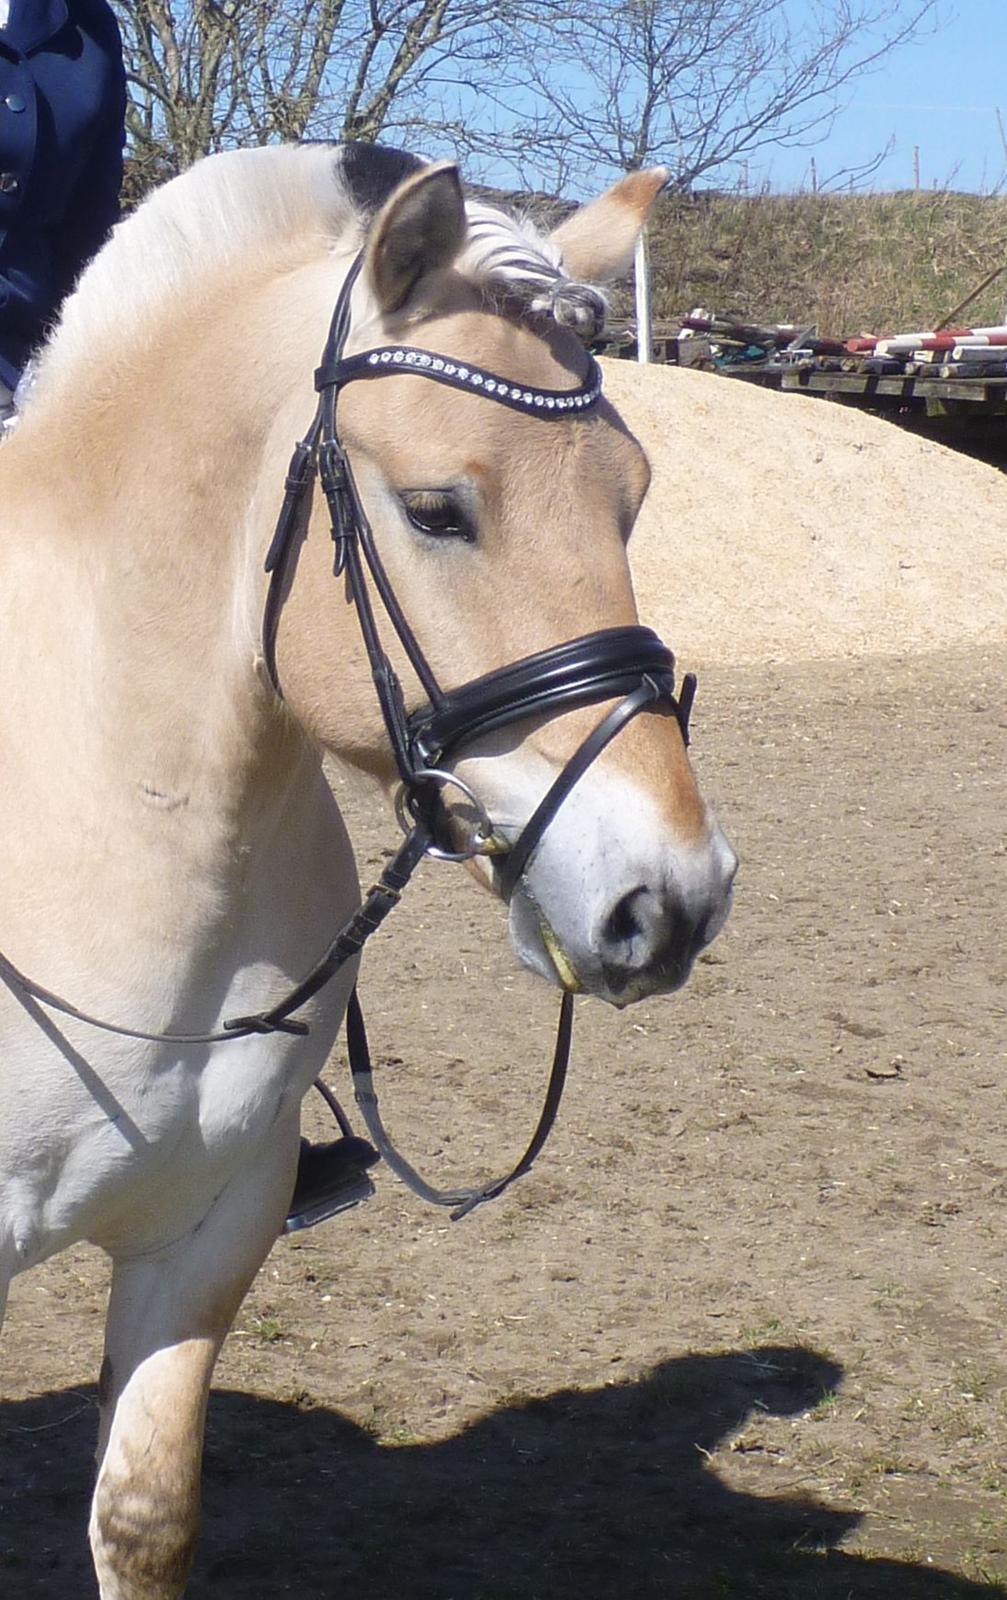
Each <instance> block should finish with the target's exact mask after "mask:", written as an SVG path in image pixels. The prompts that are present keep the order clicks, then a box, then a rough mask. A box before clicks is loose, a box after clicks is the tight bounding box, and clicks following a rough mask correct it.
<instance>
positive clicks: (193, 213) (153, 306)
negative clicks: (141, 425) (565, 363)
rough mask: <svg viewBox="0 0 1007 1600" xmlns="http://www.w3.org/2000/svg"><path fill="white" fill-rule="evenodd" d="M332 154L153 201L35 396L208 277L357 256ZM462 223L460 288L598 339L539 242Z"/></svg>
mask: <svg viewBox="0 0 1007 1600" xmlns="http://www.w3.org/2000/svg"><path fill="white" fill-rule="evenodd" d="M338 150H339V147H338V146H334V145H325V144H313V145H312V144H309V145H300V146H293V145H273V146H266V147H263V148H259V149H254V150H233V151H229V152H227V153H226V154H223V155H216V156H211V157H209V158H207V159H206V160H204V161H200V162H197V163H196V165H195V166H194V167H192V168H190V169H189V170H188V171H187V172H184V173H183V174H182V175H181V176H180V177H178V178H175V179H174V180H172V182H170V183H167V184H165V185H163V186H162V187H161V188H160V189H157V190H155V191H154V192H153V193H152V194H151V195H150V196H149V197H148V198H147V199H146V200H145V201H144V203H143V204H142V205H141V206H140V207H139V209H138V210H137V211H136V212H134V213H133V214H132V215H131V216H129V217H127V218H126V219H125V221H124V222H122V223H121V224H120V225H119V226H118V227H117V228H116V229H115V230H114V231H113V234H112V237H111V239H110V240H109V242H108V244H107V245H106V246H105V248H104V249H103V250H101V251H100V252H99V254H98V256H97V257H96V258H95V260H94V261H93V262H92V263H91V265H90V266H89V267H88V268H87V269H86V271H85V272H84V275H83V277H82V278H81V280H80V283H79V285H78V287H77V289H76V291H75V293H74V294H73V295H72V296H71V297H70V298H69V300H68V301H67V303H66V306H65V308H64V311H63V314H62V317H61V320H60V323H59V325H58V326H57V328H56V331H55V333H54V335H53V337H52V339H51V340H50V343H49V345H48V347H47V348H46V350H45V351H44V352H43V354H42V357H41V359H40V363H39V383H38V388H39V390H44V389H45V388H46V387H48V380H50V378H55V376H56V374H57V373H58V372H60V371H61V370H64V369H65V366H66V365H67V364H69V365H75V364H76V358H79V359H81V360H83V361H85V362H86V363H87V364H89V365H90V366H91V367H92V370H93V366H94V362H95V357H96V353H97V352H100V351H102V350H103V349H104V348H106V347H107V343H108V341H109V340H110V338H111V341H112V344H113V347H117V346H118V345H119V343H120V339H121V334H122V330H123V329H124V328H125V327H127V326H128V325H129V324H131V323H133V324H134V325H135V324H142V323H143V321H144V320H145V318H147V317H149V316H150V315H152V314H158V315H163V314H164V312H165V310H166V308H167V307H169V306H172V305H175V306H180V307H182V308H183V309H182V310H181V311H180V313H179V314H181V315H183V316H184V315H186V313H188V314H189V315H191V314H192V312H193V310H194V307H195V306H196V305H198V301H199V298H200V291H201V289H202V288H203V287H204V285H205V284H206V283H207V281H208V278H209V275H210V274H211V273H212V272H214V271H222V270H226V269H227V267H228V266H229V265H231V264H238V263H242V262H248V261H254V262H255V263H257V264H258V265H259V266H260V267H261V269H262V271H263V272H267V271H268V270H270V266H271V265H272V266H275V267H276V268H277V269H282V267H283V266H284V265H289V264H291V263H292V262H293V261H294V260H296V259H298V258H302V257H303V256H304V255H305V254H306V253H309V252H312V251H314V250H319V249H325V248H326V247H328V248H330V249H331V248H335V247H338V248H340V249H341V250H344V251H352V250H354V249H356V248H358V247H359V245H360V244H361V243H362V242H363V238H364V235H365V233H366V229H367V226H368V223H369V221H370V214H369V213H368V209H367V207H366V206H363V207H362V206H360V205H359V204H358V203H356V201H355V199H354V197H353V195H352V193H351V192H350V190H349V188H348V186H347V184H346V182H345V180H344V177H343V174H342V170H341V164H340V161H339V160H338V159H334V157H337V155H338ZM407 159H408V158H407ZM414 165H415V163H414ZM466 212H467V215H468V218H469V233H468V238H467V240H466V242H465V245H464V246H463V248H462V251H461V254H460V256H459V257H458V260H457V262H456V267H457V269H458V271H459V272H460V273H461V274H462V275H463V276H464V277H466V278H467V279H468V280H469V281H470V282H471V283H473V284H474V285H475V286H476V287H477V288H479V289H480V290H481V291H482V292H484V293H485V294H486V295H487V297H488V298H489V299H490V300H491V301H493V302H495V303H497V304H499V305H500V306H501V308H502V309H506V310H508V311H510V312H511V313H512V314H516V315H518V316H529V317H549V318H552V319H553V320H555V321H556V322H557V323H559V324H561V325H562V326H564V327H568V328H570V329H572V330H573V331H574V332H575V333H576V334H577V335H578V336H579V337H580V338H581V339H583V340H584V341H585V342H586V343H589V342H590V341H591V340H593V339H595V338H596V337H597V336H598V335H599V334H600V332H601V330H602V328H603V326H604V321H605V312H606V302H605V297H604V296H603V295H602V294H601V292H600V291H599V290H598V289H595V288H592V287H590V286H588V285H587V284H582V283H576V282H574V281H573V280H572V279H570V278H568V277H567V276H566V274H565V273H564V272H563V268H562V261H561V258H560V255H559V252H558V250H557V249H556V247H555V246H554V245H553V244H552V243H551V241H550V239H549V238H548V236H547V235H544V234H541V233H539V232H538V231H537V230H536V229H535V228H534V226H532V225H531V224H530V223H528V222H524V221H521V220H518V219H516V218H514V217H511V216H509V215H507V213H506V212H504V211H502V210H499V209H497V208H496V207H494V206H490V205H486V204H485V203H484V202H482V201H480V200H474V199H470V200H468V201H467V202H466ZM98 359H99V361H101V360H102V359H106V360H108V359H112V356H111V353H110V355H109V356H107V357H102V356H99V357H98Z"/></svg>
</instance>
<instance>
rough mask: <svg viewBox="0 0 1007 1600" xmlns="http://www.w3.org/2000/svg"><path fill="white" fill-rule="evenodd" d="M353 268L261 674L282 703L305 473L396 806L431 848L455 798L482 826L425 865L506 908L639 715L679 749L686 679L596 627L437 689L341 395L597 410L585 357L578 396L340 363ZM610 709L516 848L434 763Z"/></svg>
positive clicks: (463, 375)
mask: <svg viewBox="0 0 1007 1600" xmlns="http://www.w3.org/2000/svg"><path fill="white" fill-rule="evenodd" d="M362 259H363V258H362V256H358V257H357V259H356V261H355V262H354V264H353V266H352V268H351V269H350V272H349V273H348V275H347V277H346V280H345V282H344V283H343V286H342V289H341V291H340V294H339V298H338V300H337V303H336V308H335V311H334V312H333V316H332V322H331V326H330V329H329V337H328V341H327V344H326V348H325V353H324V355H323V357H322V362H321V365H320V366H319V367H318V369H317V371H316V373H315V387H316V390H317V391H318V393H319V401H318V407H317V410H316V412H315V417H314V420H313V422H312V425H311V427H310V429H309V430H308V433H307V435H306V437H305V438H304V439H303V440H302V441H301V442H300V443H299V444H298V445H297V447H296V449H295V451H294V455H293V457H292V459H291V462H290V467H289V469H288V473H287V480H286V494H285V497H284V503H283V506H282V508H281V511H280V516H279V519H278V522H277V526H276V532H275V534H274V536H273V541H272V544H271V546H270V549H269V554H268V555H267V558H266V570H267V571H268V572H269V573H270V586H269V593H268V595H267V599H266V608H265V617H264V622H263V640H264V644H263V649H264V654H265V660H266V665H267V670H268V672H269V675H270V678H271V680H272V682H273V685H274V687H275V688H276V690H277V693H279V694H280V695H281V696H282V692H283V691H282V688H281V685H280V681H279V675H278V672H277V667H276V653H275V645H276V630H277V626H278V622H279V618H280V613H281V610H282V604H283V591H284V579H285V568H286V563H287V559H288V555H289V552H290V550H291V547H292V543H293V532H294V529H295V527H296V525H297V523H298V520H299V517H300V514H301V510H302V507H303V504H304V500H305V497H306V495H307V493H308V490H309V488H310V485H311V483H312V481H313V478H314V475H315V471H316V467H317V471H318V475H319V477H320V480H321V485H322V490H323V492H324V494H325V499H326V502H327V504H328V509H329V516H330V521H331V528H332V539H333V542H334V545H335V561H334V566H333V570H334V573H335V575H336V576H337V577H339V576H341V575H343V574H344V573H345V575H346V581H347V586H348V590H349V596H350V599H351V600H352V602H353V604H354V606H355V608H356V612H357V616H358V618H359V621H360V628H361V632H362V634H363V639H364V644H365V647H366V650H367V655H368V659H369V662H370V667H371V673H372V676H373V679H374V686H375V689H376V692H377V696H378V700H379V703H380V706H381V711H382V714H383V717H384V722H385V728H386V730H387V733H388V739H389V742H390V744H391V748H392V752H393V754H394V757H395V762H396V766H397V768H398V773H399V777H400V779H401V783H402V787H403V795H404V798H403V805H402V809H404V810H405V812H407V813H408V814H409V815H410V816H411V817H412V818H413V819H414V820H415V821H416V822H422V823H425V824H426V825H427V826H428V828H429V830H430V833H431V835H432V836H433V837H439V836H441V835H442V832H443V828H442V820H443V819H442V817H441V812H442V809H443V808H442V795H443V790H444V788H445V787H449V788H458V789H460V790H462V791H463V792H464V793H465V795H466V797H467V798H468V800H469V801H470V803H471V804H473V805H474V806H475V809H476V812H477V815H478V816H479V818H480V821H479V824H478V825H477V826H476V828H475V829H474V830H473V835H472V840H471V843H470V846H469V847H468V848H466V849H464V850H461V851H452V850H449V849H446V848H444V847H443V846H440V845H435V846H434V847H433V849H434V851H435V853H437V854H440V855H442V856H449V857H451V858H453V859H460V860H465V859H468V858H469V857H470V856H472V855H476V854H480V853H488V854H492V855H493V856H494V858H495V863H496V865H497V882H498V886H499V888H500V891H501V893H502V894H503V895H504V897H505V898H509V897H510V894H511V892H512V891H513V889H514V887H515V885H516V884H517V882H518V881H519V879H520V877H521V875H522V873H523V872H524V870H525V868H526V867H527V865H528V863H529V861H530V859H531V856H532V855H533V853H534V851H535V850H536V849H537V848H538V845H539V843H540V842H541V839H542V836H543V834H544V833H545V831H546V829H547V828H548V826H549V824H550V822H551V821H552V820H553V818H554V817H555V815H556V812H557V811H558V810H559V807H560V806H561V805H562V803H563V801H564V799H565V798H566V796H567V795H568V794H569V792H570V790H571V789H572V788H573V786H574V784H575V783H576V782H577V781H578V779H579V778H580V777H582V775H583V774H584V772H586V770H587V768H588V767H589V766H590V765H591V764H592V762H593V761H594V760H595V759H596V758H597V757H598V756H599V755H600V754H601V752H602V750H604V748H605V746H606V745H607V744H609V743H610V742H611V740H612V739H614V737H615V735H616V734H617V733H618V732H619V731H620V730H621V729H622V728H624V727H625V726H626V724H627V723H628V722H630V721H631V720H632V719H633V717H635V716H636V715H637V714H638V713H639V712H640V711H643V710H645V709H646V708H648V707H652V708H654V709H659V708H660V707H662V706H663V707H664V708H665V709H667V710H669V711H671V712H672V713H673V714H674V715H675V717H676V718H677V719H678V723H679V726H680V728H681V730H682V736H683V738H684V739H685V741H686V743H688V737H689V733H688V728H689V712H690V709H691V706H692V700H693V695H694V693H695V686H696V680H695V677H694V676H693V675H692V674H691V673H689V674H687V676H686V678H685V679H684V681H683V684H682V689H681V692H680V694H679V695H678V696H677V697H676V695H675V678H674V673H675V660H674V656H673V655H672V653H671V651H670V650H669V649H668V648H667V646H666V645H665V644H663V643H662V642H661V640H660V639H659V638H658V636H657V634H656V633H654V632H653V630H652V629H650V628H644V627H639V626H634V627H624V628H604V629H601V630H600V631H598V632H596V633H589V634H585V635H583V636H582V637H581V638H579V639H572V640H570V641H569V642H568V643H566V644H559V645H554V646H553V647H552V648H550V649H548V650H542V651H538V652H537V653H536V654H534V655H530V656H524V657H522V659H521V660H519V661H515V662H513V663H512V664H511V665H509V666H506V667H501V668H499V669H498V670H497V671H495V672H489V673H486V674H485V675H484V676H483V677H480V678H475V679H472V680H471V681H470V682H468V683H465V684H463V685H461V687H459V688H456V689H451V690H444V689H442V687H441V685H440V684H439V683H438V681H437V678H436V676H435V674H434V672H433V670H432V668H431V667H430V664H429V662H428V661H427V659H426V657H425V655H424V653H423V650H422V648H421V646H420V643H419V640H418V639H417V637H416V634H415V633H414V631H413V628H412V626H411V624H410V622H409V620H408V619H407V617H406V616H405V613H404V611H403V609H402V607H401V605H400V604H399V601H398V597H397V596H396V594H395V591H394V589H393V588H392V585H391V583H390V582H389V579H388V575H387V573H386V571H385V568H384V565H383V563H382V561H381V557H380V555H379V553H378V549H377V545H376V541H375V538H374V533H373V529H372V528H371V524H370V521H369V519H368V517H367V513H366V511H365V510H364V507H363V504H362V502H361V499H360V495H359V493H358V491H357V486H356V482H355V479H354V475H353V469H352V467H351V465H350V461H349V458H348V456H347V454H346V450H345V448H344V447H343V444H342V442H341V440H340V438H339V435H338V430H337V426H336V405H337V400H338V397H339V395H340V393H341V392H342V390H343V389H344V388H345V387H346V385H347V384H348V383H351V382H354V381H361V380H365V379H366V380H370V381H373V380H375V379H378V378H380V377H382V376H387V375H398V374H403V373H408V374H413V375H415V376H417V377H422V378H426V379H428V380H430V381H432V382H436V383H442V384H446V385H449V386H450V387H452V388H455V389H461V390H463V391H464V392H466V393H468V394H472V395H478V396H480V397H481V398H484V399H487V400H492V401H494V402H496V403H497V404H502V405H505V406H509V407H511V408H512V409H514V410H520V411H523V412H525V413H526V414H530V415H533V416H536V417H539V418H541V419H542V420H543V421H547V420H557V419H558V420H567V419H569V418H570V417H571V416H578V415H583V414H585V413H587V412H590V411H592V410H593V409H594V408H595V407H596V406H597V404H598V401H599V400H600V398H601V372H600V370H599V368H598V364H597V362H596V361H595V360H594V358H593V357H592V356H588V357H587V363H588V371H587V375H586V377H585V379H584V381H583V383H582V384H581V385H580V387H579V388H577V389H571V390H542V389H534V388H527V387H526V386H524V385H522V384H519V383H516V382H514V381H512V380H510V379H506V378H501V377H499V376H498V375H497V374H495V373H491V372H487V371H485V370H484V369H482V368H478V367H472V366H469V365H466V364H464V363H462V362H457V361H451V360H449V359H448V358H446V357H441V356H436V355H433V354H432V353H431V352H430V351H427V350H419V349H414V348H412V347H410V346H406V345H385V346H380V347H378V348H377V349H372V350H365V351H363V352H361V353H360V354H357V355H352V356H346V355H345V354H344V351H345V346H346V341H347V337H348V335H349V331H350V300H351V295H352V291H353V286H354V283H355V282H356V279H357V277H358V275H359V272H360V268H361V264H362ZM368 576H369V577H370V580H371V582H372V583H373V585H374V588H375V590H376V591H377V593H378V595H379V596H380V598H381V602H382V605H383V606H384V609H385V612H386V613H387V615H388V617H389V619H390V621H391V624H392V627H393V628H394V631H395V633H396V635H397V636H398V639H399V642H400V644H401V646H402V648H403V650H404V652H405V654H406V657H407V659H408V661H409V664H410V666H411V667H412V669H413V671H414V672H415V674H416V677H417V679H418V680H419V682H420V684H421V686H422V688H423V691H424V693H425V694H426V696H427V702H426V703H425V704H424V705H421V706H419V707H418V708H417V709H415V710H413V711H411V712H410V711H407V709H406V705H405V701H404V697H403V692H402V686H401V684H400V683H399V680H398V678H397V676H396V674H395V672H394V670H393V668H392V665H391V662H390V661H389V659H388V656H387V655H386V653H385V651H384V649H383V647H382V644H381V640H380V637H379V633H378V628H377V625H376V622H375V617H374V608H373V606H372V603H371V598H370V590H369V585H368ZM614 699H618V704H617V705H616V706H615V707H614V708H613V709H612V710H611V711H610V712H609V713H608V714H607V715H606V716H605V717H604V718H603V720H602V721H601V722H600V723H599V724H598V726H597V727H596V728H595V729H594V730H593V731H592V732H591V734H589V735H588V737H587V738H586V739H585V740H584V742H583V744H582V745H581V746H580V748H579V749H578V750H577V751H576V752H575V753H574V755H573V756H571V757H570V759H569V761H568V762H567V763H566V765H565V767H564V768H563V770H562V772H561V773H560V774H559V776H558V777H557V779H556V780H555V782H554V783H553V785H552V787H551V788H550V789H549V791H548V793H547V794H546V795H545V797H544V799H543V800H542V801H541V802H540V804H539V805H538V806H537V807H536V809H535V811H534V813H533V815H532V816H531V817H530V818H529V820H528V821H527V822H526V823H525V825H524V827H523V829H522V830H521V833H520V834H519V836H518V838H517V839H516V840H514V841H513V842H510V843H507V844H505V843H504V841H502V840H501V838H500V836H499V834H498V833H497V832H496V831H495V830H494V828H493V826H492V823H491V822H490V819H489V818H488V817H487V816H486V814H485V811H484V809H483V807H482V806H481V804H480V803H479V801H478V800H477V799H476V797H475V796H474V795H473V794H472V793H471V791H470V790H469V789H468V787H467V785H465V784H463V783H461V781H460V780H459V779H458V778H457V777H456V776H455V775H454V774H453V773H452V772H450V771H448V770H446V769H445V767H444V763H445V762H446V761H448V760H449V759H451V758H452V757H454V756H455V755H456V754H457V753H458V752H459V751H460V750H461V749H462V748H463V747H464V746H466V745H469V744H471V743H472V742H473V741H474V740H476V739H479V738H481V737H482V736H483V735H485V734H487V733H491V732H494V731H495V730H497V729H499V728H503V727H506V726H508V725H509V724H511V723H514V722H521V721H527V720H528V719H529V718H532V717H542V716H552V715H555V714H557V713H559V712H563V711H569V710H572V709H573V708H575V707H579V706H587V705H596V704H598V703H600V702H602V701H605V700H614Z"/></svg>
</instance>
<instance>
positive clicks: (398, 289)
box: [366, 161, 466, 312]
mask: <svg viewBox="0 0 1007 1600" xmlns="http://www.w3.org/2000/svg"><path fill="white" fill-rule="evenodd" d="M465 229H466V221H465V202H464V200H463V198H462V187H461V181H460V179H459V177H458V168H457V167H456V166H455V165H454V163H453V162H450V161H439V162H436V163H435V164H434V165H432V166H429V167H424V168H423V169H422V170H421V171H420V172H417V173H414V174H413V176H412V177H410V178H407V179H406V180H405V182H404V183H400V184H399V186H398V188H397V189H395V190H394V192H393V193H392V194H391V195H390V196H389V198H388V200H387V201H386V202H385V204H384V206H382V208H381V210H380V211H379V212H378V215H377V217H376V218H375V219H374V223H373V226H372V227H371V230H370V234H369V236H368V241H367V256H366V270H367V274H368V277H369V279H370V283H371V287H372V288H373V290H374V293H375V295H376V296H377V300H378V304H379V305H380V307H381V309H382V311H385V312H390V311H398V310H399V309H400V308H401V307H402V306H403V305H405V303H406V301H407V300H408V299H409V296H410V295H411V294H412V292H413V290H414V289H415V287H416V285H417V284H418V283H419V281H420V279H421V278H423V277H425V276H426V274H427V273H428V272H434V271H436V269H437V268H438V267H446V266H448V265H450V263H451V262H452V261H453V260H454V258H455V256H456V255H457V254H458V252H459V250H460V249H461V247H462V243H463V241H464V238H465Z"/></svg>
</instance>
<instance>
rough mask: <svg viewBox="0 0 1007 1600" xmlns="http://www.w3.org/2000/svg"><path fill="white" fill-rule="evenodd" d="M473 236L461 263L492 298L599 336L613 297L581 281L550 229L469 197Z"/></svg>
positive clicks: (589, 339)
mask: <svg viewBox="0 0 1007 1600" xmlns="http://www.w3.org/2000/svg"><path fill="white" fill-rule="evenodd" d="M465 210H466V214H467V216H468V224H469V226H468V237H467V239H466V241H465V244H464V246H463V247H462V250H461V253H460V255H459V256H458V258H457V260H456V261H455V267H456V269H457V270H458V271H459V272H460V273H461V274H462V275H463V276H464V277H466V278H468V279H469V280H470V281H471V282H472V283H474V284H475V285H476V287H477V288H479V289H480V290H481V291H482V292H483V293H484V294H486V295H487V296H488V297H489V298H490V299H492V300H494V301H496V302H497V303H498V304H500V305H501V307H502V308H503V309H505V310H511V311H513V312H516V313H517V314H518V315H520V316H528V317H532V318H534V317H548V318H550V319H551V320H552V321H554V322H556V323H558V324H559V326H560V327H563V328H570V329H571V330H572V331H573V332H574V333H575V334H576V335H577V337H578V338H579V339H581V340H582V341H583V342H584V343H585V344H591V343H593V342H594V341H595V340H596V339H598V338H600V336H601V334H602V332H603V331H604V327H605V317H606V314H607V311H608V303H607V301H606V299H605V296H604V295H603V294H602V292H601V290H600V289H597V288H594V287H593V286H592V285H590V284H586V283H577V282H575V281H574V280H573V279H572V278H569V277H568V276H567V275H566V273H565V272H564V270H563V259H562V255H561V253H560V251H559V249H558V248H557V246H556V245H555V244H554V243H553V242H552V240H551V239H550V237H549V236H548V235H547V234H544V233H541V232H539V230H538V229H537V228H535V227H534V225H533V224H532V223H530V222H528V221H527V220H524V219H519V218H516V217H511V216H508V214H507V213H506V212H504V211H501V210H499V209H498V208H497V207H496V206H490V205H485V204H484V203H483V202H482V201H478V200H469V201H468V202H467V203H466V207H465Z"/></svg>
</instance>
